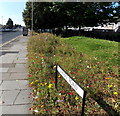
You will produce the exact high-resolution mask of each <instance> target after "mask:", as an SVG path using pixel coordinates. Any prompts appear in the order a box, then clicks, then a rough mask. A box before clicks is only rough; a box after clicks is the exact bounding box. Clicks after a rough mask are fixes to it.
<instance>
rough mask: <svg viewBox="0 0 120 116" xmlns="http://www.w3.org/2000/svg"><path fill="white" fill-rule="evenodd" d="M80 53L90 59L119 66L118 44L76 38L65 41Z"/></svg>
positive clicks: (80, 37)
mask: <svg viewBox="0 0 120 116" xmlns="http://www.w3.org/2000/svg"><path fill="white" fill-rule="evenodd" d="M64 40H65V42H66V43H68V44H71V46H72V47H74V48H76V50H77V51H78V52H82V53H84V54H86V55H88V56H90V58H93V60H94V59H96V58H97V59H98V60H99V61H105V62H109V63H110V64H111V63H112V65H118V42H114V41H108V40H102V39H93V38H88V37H82V36H75V37H70V38H65V39H64Z"/></svg>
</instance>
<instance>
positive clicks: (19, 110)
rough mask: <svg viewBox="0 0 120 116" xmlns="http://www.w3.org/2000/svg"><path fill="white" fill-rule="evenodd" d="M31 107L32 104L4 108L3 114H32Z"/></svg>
mask: <svg viewBox="0 0 120 116" xmlns="http://www.w3.org/2000/svg"><path fill="white" fill-rule="evenodd" d="M30 107H31V105H30V104H28V105H12V106H2V114H32V112H31V111H30V110H29V108H30ZM11 116H12V115H11ZM13 116H14V115H13Z"/></svg>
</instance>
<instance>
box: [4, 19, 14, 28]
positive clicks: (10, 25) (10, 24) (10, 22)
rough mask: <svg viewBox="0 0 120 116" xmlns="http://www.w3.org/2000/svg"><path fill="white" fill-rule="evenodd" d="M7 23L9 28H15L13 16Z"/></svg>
mask: <svg viewBox="0 0 120 116" xmlns="http://www.w3.org/2000/svg"><path fill="white" fill-rule="evenodd" d="M6 25H7V26H8V28H9V29H12V28H13V21H12V19H11V18H9V19H8V21H7V23H6Z"/></svg>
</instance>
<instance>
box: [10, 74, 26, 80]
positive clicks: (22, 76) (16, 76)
mask: <svg viewBox="0 0 120 116" xmlns="http://www.w3.org/2000/svg"><path fill="white" fill-rule="evenodd" d="M27 75H28V73H11V75H10V77H9V78H10V79H11V80H15V79H16V80H26V79H27Z"/></svg>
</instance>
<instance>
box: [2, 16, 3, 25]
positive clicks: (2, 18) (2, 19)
mask: <svg viewBox="0 0 120 116" xmlns="http://www.w3.org/2000/svg"><path fill="white" fill-rule="evenodd" d="M2 26H3V16H2Z"/></svg>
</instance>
